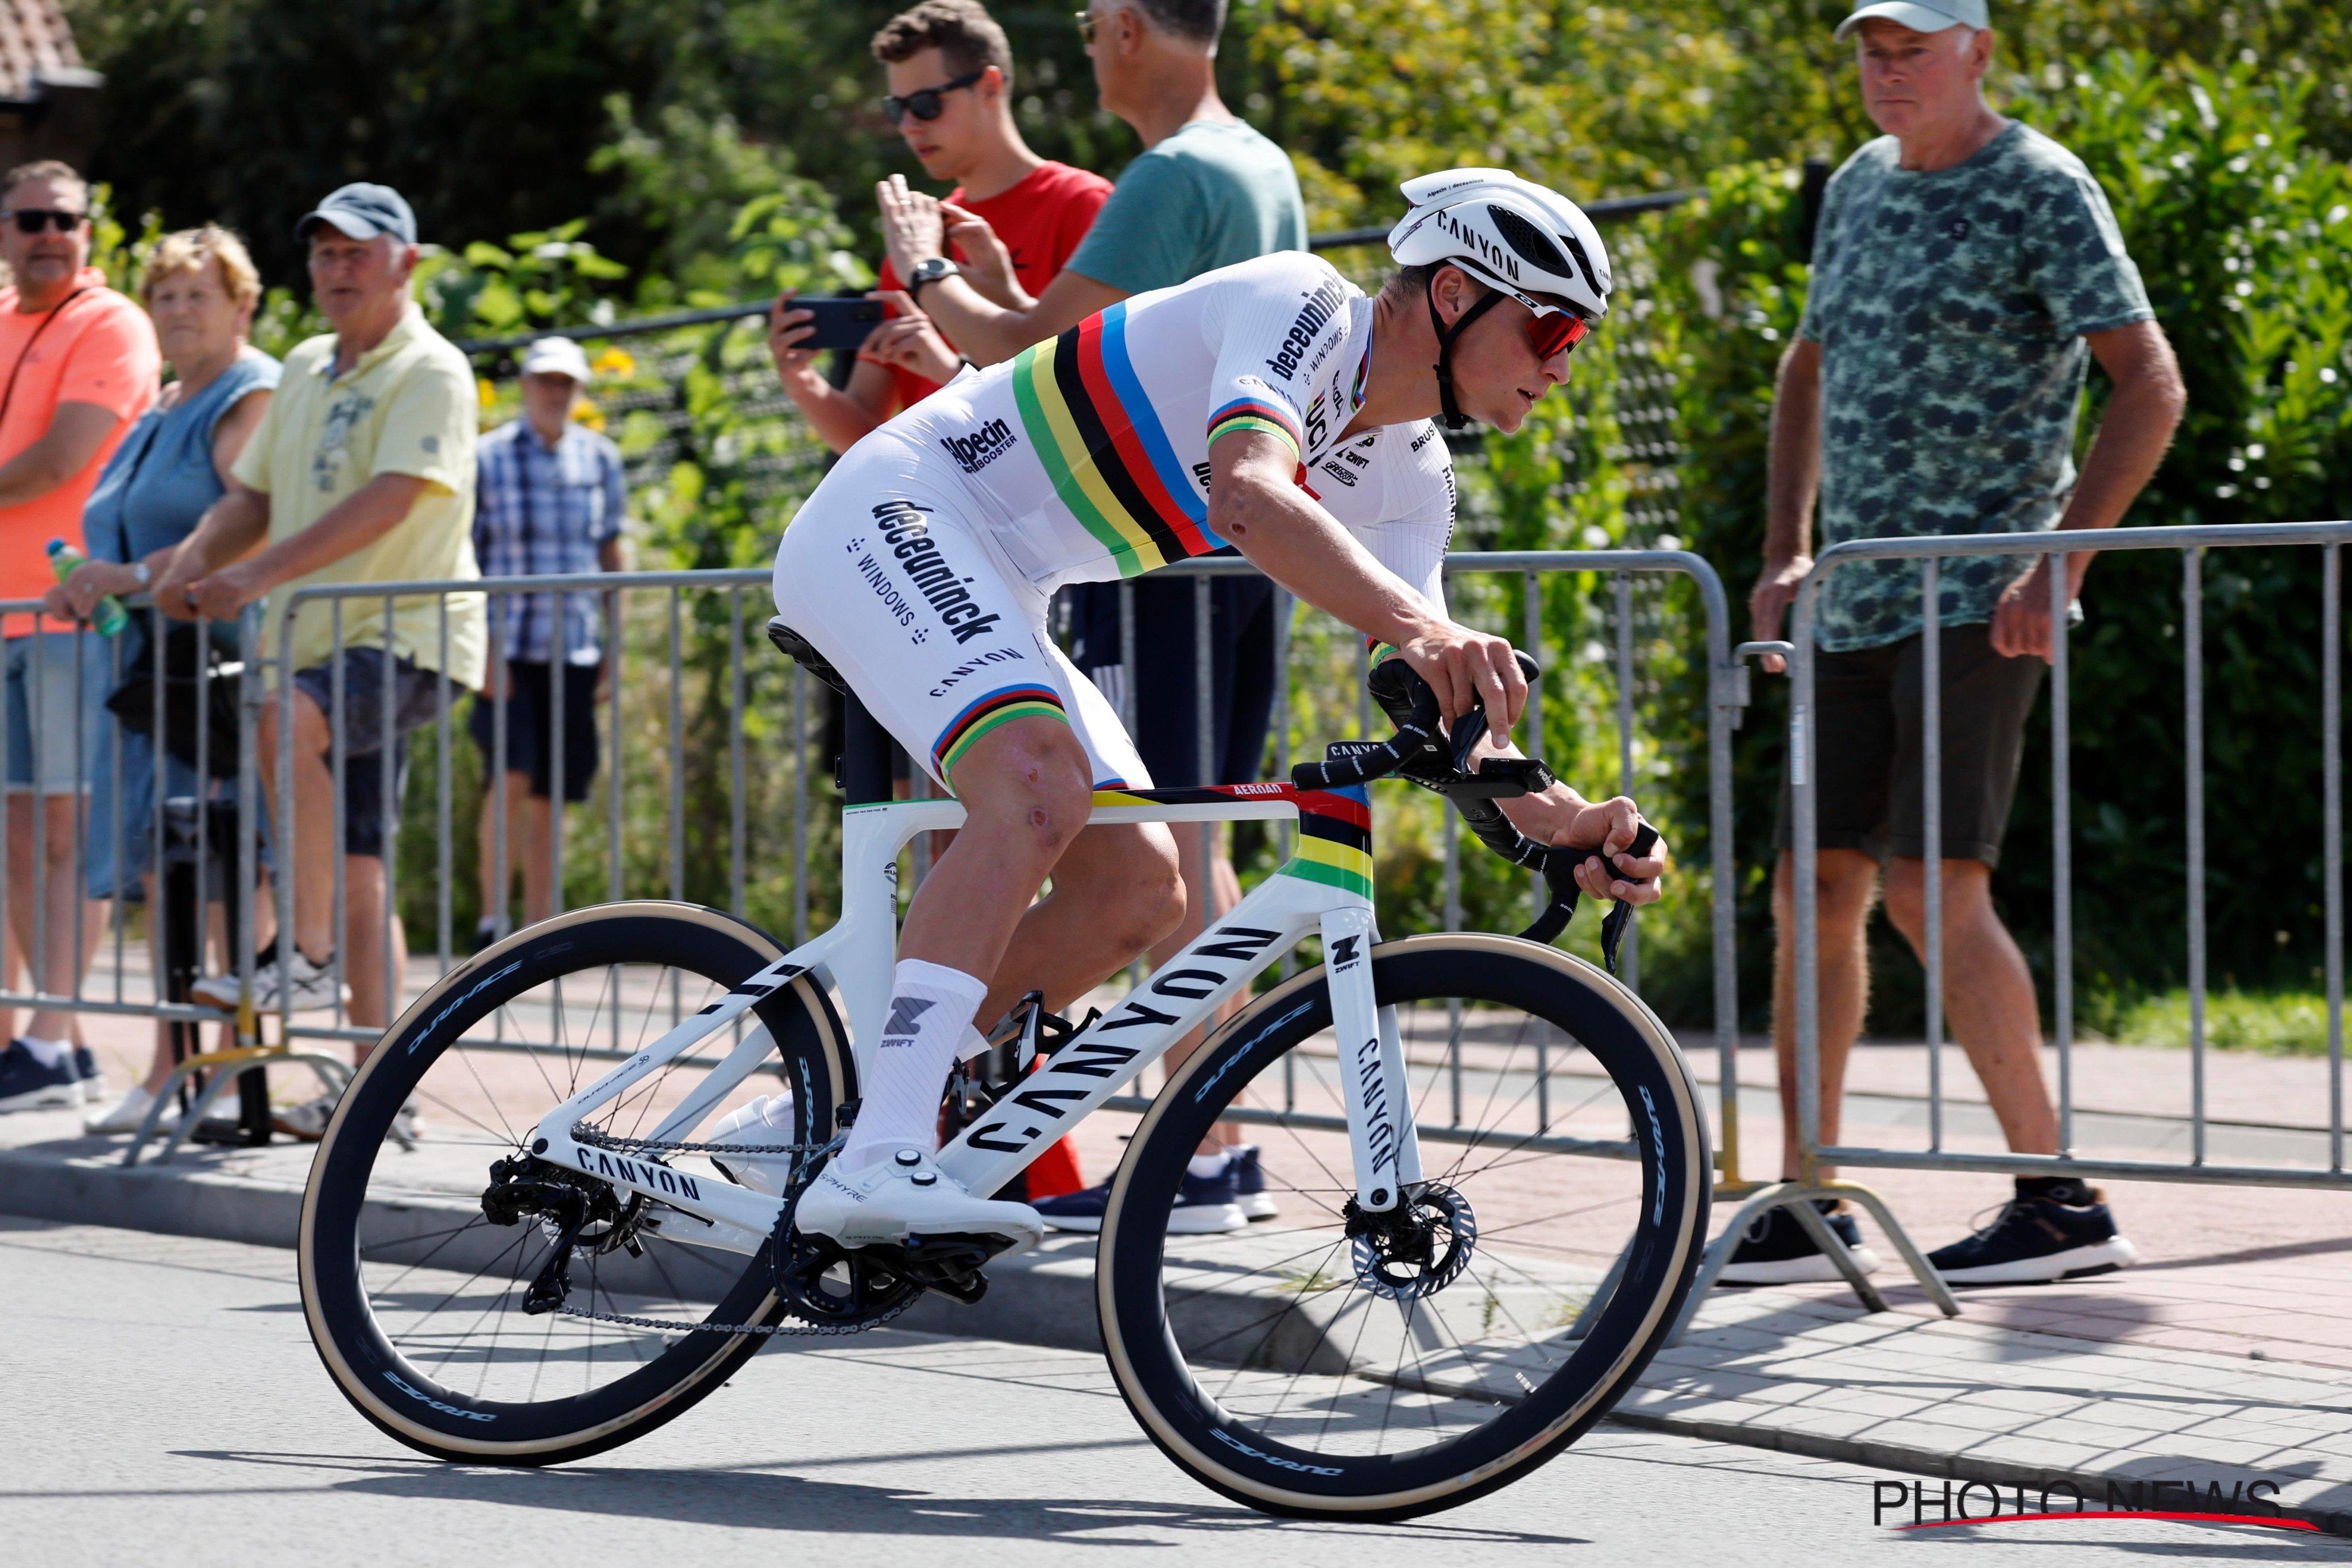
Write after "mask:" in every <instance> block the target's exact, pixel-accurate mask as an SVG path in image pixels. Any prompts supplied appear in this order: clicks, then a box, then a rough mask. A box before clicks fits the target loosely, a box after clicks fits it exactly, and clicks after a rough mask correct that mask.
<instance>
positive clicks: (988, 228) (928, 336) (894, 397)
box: [768, 0, 1110, 452]
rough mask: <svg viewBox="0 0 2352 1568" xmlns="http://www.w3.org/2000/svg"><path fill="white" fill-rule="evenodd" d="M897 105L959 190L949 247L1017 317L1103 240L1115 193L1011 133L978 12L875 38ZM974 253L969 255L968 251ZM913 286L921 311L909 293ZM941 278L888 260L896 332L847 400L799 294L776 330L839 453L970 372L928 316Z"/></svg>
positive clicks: (786, 302)
mask: <svg viewBox="0 0 2352 1568" xmlns="http://www.w3.org/2000/svg"><path fill="white" fill-rule="evenodd" d="M873 48H874V57H875V58H876V59H877V60H878V61H880V62H881V64H882V71H883V78H884V86H885V88H886V89H887V94H888V96H887V97H885V98H884V99H883V100H882V107H883V112H884V113H886V114H887V115H888V116H889V117H890V120H891V122H892V123H893V124H895V125H896V126H897V127H898V134H899V136H900V137H901V138H902V139H903V140H904V141H906V143H907V148H908V151H909V152H912V153H914V155H915V158H916V161H917V162H920V163H921V164H922V166H923V172H925V173H927V174H929V176H930V177H931V178H933V179H935V180H952V181H954V182H955V183H956V188H955V189H954V190H953V191H951V192H950V193H949V195H948V198H947V199H948V204H949V208H948V212H949V217H950V220H951V221H952V222H953V224H954V225H955V226H953V227H951V228H950V230H949V231H948V239H949V241H950V245H952V246H954V247H955V249H956V256H955V257H954V265H953V266H952V267H950V265H949V264H948V263H947V262H945V261H942V262H940V263H936V264H934V265H935V267H938V268H939V269H940V272H941V273H944V272H945V271H950V270H960V271H961V273H962V274H963V276H964V277H965V278H966V279H967V280H968V281H970V282H971V285H972V286H973V287H975V288H978V289H979V290H980V291H981V292H982V295H983V296H985V297H987V298H991V299H992V300H994V301H996V303H998V304H1000V305H1003V306H1006V307H1008V308H1010V307H1011V306H1012V305H1013V304H1014V303H1015V302H1016V301H1017V300H1018V299H1021V298H1026V297H1028V296H1034V295H1035V294H1036V293H1038V292H1039V291H1040V290H1042V289H1043V288H1044V287H1045V285H1046V284H1048V283H1050V282H1052V281H1053V279H1054V277H1055V274H1056V273H1058V272H1060V271H1061V270H1062V264H1063V263H1065V262H1066V261H1068V260H1069V259H1070V256H1071V254H1072V253H1073V252H1075V251H1076V249H1077V248H1078V242H1079V241H1081V240H1083V239H1085V238H1086V237H1087V230H1088V229H1089V228H1091V227H1093V226H1094V221H1095V214H1097V212H1100V211H1101V210H1102V204H1103V203H1104V202H1105V201H1107V200H1108V199H1109V196H1110V182H1109V181H1108V180H1106V179H1104V178H1103V177H1102V176H1101V175H1099V174H1090V173H1088V172H1087V171H1085V170H1084V169H1073V168H1071V167H1070V166H1069V165H1068V164H1066V163H1056V162H1053V161H1052V160H1050V159H1045V158H1040V157H1038V156H1037V154H1036V153H1034V152H1031V151H1030V149H1029V144H1028V143H1027V142H1026V141H1023V140H1022V139H1021V131H1020V129H1019V128H1018V127H1017V126H1015V125H1014V124H1013V50H1012V47H1011V46H1010V45H1009V44H1007V43H1006V42H1005V39H1004V29H1003V28H1002V27H1000V26H997V25H996V21H995V19H994V18H993V17H992V16H989V14H988V12H987V11H986V10H985V9H984V8H983V7H982V5H981V4H980V0H923V3H922V4H921V5H917V6H916V7H915V8H914V9H913V10H911V11H907V12H903V13H901V14H900V15H898V16H894V17H892V18H891V19H890V20H889V21H888V22H887V23H885V24H883V26H882V29H881V31H879V32H877V33H876V34H875V35H874V45H873ZM967 240H969V242H970V243H969V245H966V244H965V243H964V242H965V241H967ZM910 281H911V282H912V283H913V285H914V287H913V291H912V295H913V298H910V295H909V293H908V283H909V282H910ZM934 281H936V277H921V278H917V279H912V280H910V279H907V278H902V277H899V276H898V272H897V271H896V269H895V268H893V267H892V266H891V265H890V263H889V262H888V261H887V259H886V260H885V261H884V262H883V264H882V271H881V279H880V287H878V288H877V290H876V294H877V297H878V298H883V299H885V300H887V302H888V303H889V305H890V307H891V308H892V310H893V312H894V319H891V320H888V321H886V322H884V323H883V324H882V325H881V326H880V327H877V329H875V330H874V334H873V336H871V337H870V338H868V339H867V340H866V344H865V346H864V347H863V348H862V349H860V350H858V355H857V365H856V369H855V370H853V371H851V372H850V377H849V384H848V385H847V386H845V387H835V385H834V384H833V383H832V382H829V381H827V380H826V379H825V378H824V374H823V372H821V371H819V370H817V368H816V366H815V364H814V361H815V359H816V355H815V354H814V352H813V351H812V350H807V349H803V348H801V347H799V346H798V345H799V344H800V342H801V341H802V340H803V339H804V338H806V337H808V336H809V335H810V332H811V329H810V328H809V327H808V326H807V322H808V321H809V320H810V319H811V318H810V316H809V314H808V312H806V311H805V310H796V309H794V308H793V297H792V296H791V295H790V294H789V293H787V294H786V295H784V296H783V298H780V299H778V300H777V301H776V308H775V309H774V311H773V312H772V313H771V315H770V318H769V329H768V348H769V351H770V352H771V353H772V354H773V355H774V356H775V360H776V371H777V373H778V374H779V375H781V376H782V378H783V382H784V391H785V392H788V393H790V394H791V396H792V400H793V402H794V403H796V404H798V405H799V407H800V411H801V413H803V415H805V416H806V417H807V419H808V422H809V424H810V425H811V426H812V427H813V428H814V430H815V431H816V433H817V434H818V435H819V436H821V437H823V438H824V443H825V444H826V445H828V446H830V447H832V448H833V449H834V450H835V452H846V451H848V450H849V449H850V447H851V446H853V445H855V444H856V442H857V441H858V440H859V439H860V438H861V437H863V436H864V435H865V434H866V432H867V431H869V430H872V429H873V428H874V427H875V426H876V425H878V424H880V423H882V422H883V421H884V420H886V419H888V418H889V417H890V416H891V415H892V414H893V413H898V411H899V410H900V409H903V408H908V407H910V406H912V405H913V404H915V403H918V402H921V401H922V400H923V399H925V398H926V397H929V395H930V394H931V393H932V392H935V391H936V390H938V388H939V386H940V382H944V381H946V380H948V379H949V378H950V377H951V376H953V375H954V374H955V373H956V372H957V371H959V370H961V369H962V365H963V361H962V360H961V357H959V356H958V355H957V353H956V352H955V350H954V349H953V347H952V346H951V345H950V343H949V341H948V340H945V339H943V338H942V337H940V334H939V332H938V331H937V330H936V329H933V328H932V327H931V325H930V322H929V319H928V318H927V317H925V316H924V315H923V313H922V312H921V310H920V309H919V308H918V307H919V303H920V300H919V296H920V293H921V291H922V288H923V287H924V286H925V285H927V284H929V283H931V282H934Z"/></svg>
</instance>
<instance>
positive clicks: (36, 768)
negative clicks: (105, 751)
mask: <svg viewBox="0 0 2352 1568" xmlns="http://www.w3.org/2000/svg"><path fill="white" fill-rule="evenodd" d="M77 644H79V647H77ZM0 668H4V669H5V684H6V700H7V707H8V712H7V726H8V737H7V738H8V770H7V777H8V791H9V793H11V794H16V795H22V794H30V793H31V792H32V791H33V788H34V780H35V779H38V780H39V783H40V793H42V794H44V795H74V794H79V793H80V792H81V791H82V790H84V789H87V788H88V787H89V786H88V783H87V769H88V768H89V762H90V758H89V735H90V724H89V715H91V714H92V713H95V712H96V711H97V710H98V705H99V704H100V703H102V702H104V701H105V700H106V694H107V686H106V640H105V639H104V638H102V637H100V636H99V635H98V634H97V633H96V632H28V633H26V635H24V636H22V637H10V638H7V639H5V641H0Z"/></svg>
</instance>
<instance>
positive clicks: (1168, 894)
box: [1128, 822, 1185, 953]
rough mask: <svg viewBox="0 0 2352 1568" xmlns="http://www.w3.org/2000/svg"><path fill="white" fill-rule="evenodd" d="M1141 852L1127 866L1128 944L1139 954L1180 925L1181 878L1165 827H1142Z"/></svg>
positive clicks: (1174, 847) (1182, 899)
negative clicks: (1129, 876)
mask: <svg viewBox="0 0 2352 1568" xmlns="http://www.w3.org/2000/svg"><path fill="white" fill-rule="evenodd" d="M1143 826H1144V830H1145V831H1144V832H1143V834H1142V837H1141V848H1140V849H1139V852H1137V853H1136V855H1135V856H1134V857H1133V860H1132V861H1131V862H1130V873H1131V877H1132V881H1131V883H1130V887H1131V889H1132V891H1131V893H1130V894H1129V914H1130V918H1131V919H1132V920H1133V921H1134V922H1135V925H1134V929H1133V930H1131V931H1130V932H1129V933H1128V942H1129V946H1132V947H1133V948H1134V949H1135V951H1137V952H1139V953H1140V952H1143V951H1144V950H1145V949H1147V948H1150V947H1152V946H1157V945H1158V944H1159V943H1160V939H1161V938H1163V937H1165V936H1168V935H1169V934H1170V933H1171V932H1173V931H1174V930H1175V929H1176V928H1177V927H1178V926H1180V925H1183V924H1184V899H1185V894H1184V876H1183V869H1182V864H1181V862H1180V861H1179V860H1178V858H1177V854H1176V841H1175V838H1174V837H1173V836H1172V835H1171V833H1170V832H1169V831H1168V829H1167V828H1166V826H1165V825H1163V824H1161V823H1159V822H1148V823H1145V824H1144V825H1143Z"/></svg>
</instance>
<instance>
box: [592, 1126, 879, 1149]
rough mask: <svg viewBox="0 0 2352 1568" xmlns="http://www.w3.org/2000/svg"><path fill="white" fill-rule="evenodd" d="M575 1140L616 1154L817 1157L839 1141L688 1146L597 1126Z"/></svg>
mask: <svg viewBox="0 0 2352 1568" xmlns="http://www.w3.org/2000/svg"><path fill="white" fill-rule="evenodd" d="M836 1141H837V1140H828V1141H826V1142H824V1143H822V1144H688V1143H678V1142H672V1141H668V1140H666V1139H662V1138H622V1137H616V1136H614V1134H610V1133H600V1132H598V1131H597V1130H596V1129H595V1128H593V1127H574V1128H572V1142H573V1143H575V1144H585V1145H588V1146H589V1147H590V1148H592V1149H606V1150H609V1151H611V1152H613V1153H614V1154H645V1153H646V1152H647V1151H651V1152H652V1153H655V1154H658V1155H815V1154H822V1153H824V1151H825V1150H827V1149H829V1148H831V1147H833V1145H834V1143H835V1142H836Z"/></svg>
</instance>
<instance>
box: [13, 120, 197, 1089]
mask: <svg viewBox="0 0 2352 1568" xmlns="http://www.w3.org/2000/svg"><path fill="white" fill-rule="evenodd" d="M0 261H5V263H6V264H7V267H8V274H9V276H10V277H12V278H13V279H14V280H15V286H14V287H9V288H5V289H0V600H18V601H21V600H27V599H39V598H40V597H41V596H42V595H43V594H44V593H46V592H47V591H48V589H49V586H50V585H51V583H53V582H54V581H55V580H56V578H55V575H54V573H53V572H52V570H51V568H50V565H49V559H48V543H49V541H50V540H51V539H63V540H65V541H66V543H68V544H69V545H71V546H73V547H74V548H75V549H81V548H82V537H81V508H82V503H83V502H84V501H86V500H88V499H89V492H90V488H91V486H94V485H95V484H97V482H98V472H99V470H100V468H102V467H104V466H105V465H106V460H107V458H108V457H109V456H110V455H112V454H113V451H114V448H115V445H116V444H118V443H119V442H120V441H121V439H122V434H123V432H124V431H126V430H128V429H129V428H130V427H131V423H132V422H134V421H135V420H137V419H138V417H139V416H140V415H141V414H142V413H145V412H146V411H147V405H148V403H149V402H152V401H153V399H154V396H155V383H156V377H157V375H158V373H159V372H160V371H161V370H162V366H163V357H162V354H161V352H160V351H159V350H158V349H157V348H156V344H155V329H154V327H153V326H152V324H151V323H150V322H149V321H148V319H147V313H146V312H145V311H144V310H142V309H141V308H139V307H138V305H137V304H136V303H134V302H133V301H131V300H130V299H127V298H124V297H123V296H121V295H120V294H117V293H116V292H115V291H114V290H113V289H111V288H109V287H107V286H106V276H105V274H103V273H101V272H100V271H99V270H98V269H97V268H96V267H91V266H90V265H89V186H88V185H87V184H86V183H83V181H82V177H81V176H80V175H79V174H77V173H75V172H74V171H73V170H72V169H70V168H68V166H67V165H65V164H63V163H59V162H54V161H47V162H38V163H26V164H23V165H20V166H19V167H17V168H15V169H12V170H10V171H9V172H8V173H7V174H6V176H5V178H0ZM54 625H55V622H50V623H48V626H54ZM48 626H44V627H42V628H41V629H39V630H38V631H37V630H36V623H35V621H34V617H33V616H32V615H31V614H30V613H26V612H18V613H16V614H11V615H7V616H5V617H0V666H5V703H6V714H5V721H6V726H7V729H6V736H5V747H6V757H5V763H6V767H5V778H6V782H7V790H8V826H7V834H8V837H7V849H8V870H7V879H6V880H7V885H6V900H7V906H8V936H9V953H8V959H9V961H8V964H7V976H8V977H9V979H10V980H11V982H12V983H13V980H14V977H15V976H16V972H17V967H18V965H19V964H20V963H21V962H23V961H24V959H25V958H26V957H29V958H30V959H31V961H32V967H33V976H32V978H33V982H34V985H35V987H36V988H37V989H38V990H39V991H40V992H42V993H43V994H45V995H48V996H53V997H56V996H68V995H70V994H72V993H73V991H74V990H75V988H77V987H78V986H79V984H80V977H81V968H82V966H83V964H84V963H85V962H86V961H87V960H88V959H89V957H90V956H92V955H94V954H95V953H96V952H97V950H98V939H99V930H100V921H101V920H102V919H103V918H104V914H105V905H104V904H94V903H86V901H85V900H84V899H83V897H82V880H81V845H80V842H79V834H78V833H77V831H76V823H77V815H78V814H77V811H76V809H75V808H76V806H77V804H78V797H79V794H80V793H81V791H82V789H83V785H82V783H81V780H80V779H79V770H80V767H81V761H82V753H83V750H84V747H82V745H81V744H80V739H81V737H82V733H83V729H84V726H85V724H86V721H87V720H86V716H87V715H88V714H89V712H90V711H91V709H93V708H94V706H95V705H96V704H97V703H98V701H99V700H100V698H102V697H103V696H104V695H106V694H105V692H104V691H102V690H100V684H101V682H102V681H103V678H104V677H103V674H102V673H101V672H102V671H103V669H104V668H105V661H104V658H103V654H102V645H101V644H100V642H99V639H98V638H97V637H96V636H95V635H94V634H90V633H80V634H77V633H76V632H73V631H72V630H70V629H66V630H50V629H48ZM78 644H79V647H78V646H77V645H78ZM35 796H38V797H39V798H40V803H39V806H38V807H37V808H36V806H35V804H34V797H35ZM36 883H38V886H39V896H38V898H36V897H34V896H33V889H34V887H35V886H36ZM14 1022H15V1019H13V1017H8V1018H5V1019H0V1024H5V1025H13V1024H14ZM72 1030H73V1019H72V1015H71V1014H70V1013H68V1012H66V1011H63V1010H60V1009H54V1008H45V1009H41V1010H40V1011H38V1012H36V1013H35V1014H34V1015H33V1017H32V1019H31V1020H30V1021H29V1022H28V1023H27V1025H26V1030H25V1033H24V1035H23V1036H22V1037H20V1038H16V1039H12V1040H9V1041H8V1044H7V1047H6V1049H5V1051H0V1111H17V1110H27V1109H30V1108H32V1107H34V1106H37V1105H72V1104H76V1103H79V1101H80V1100H81V1098H82V1096H83V1093H84V1090H83V1087H82V1081H83V1080H84V1079H85V1078H87V1079H90V1080H95V1078H96V1076H97V1064H96V1063H95V1062H92V1061H89V1053H88V1052H87V1051H76V1049H75V1047H74V1045H73V1040H72ZM8 1032H10V1033H11V1034H13V1033H14V1030H13V1028H11V1029H10V1030H9V1031H8Z"/></svg>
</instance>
